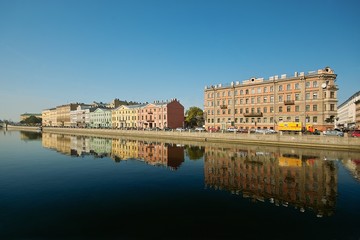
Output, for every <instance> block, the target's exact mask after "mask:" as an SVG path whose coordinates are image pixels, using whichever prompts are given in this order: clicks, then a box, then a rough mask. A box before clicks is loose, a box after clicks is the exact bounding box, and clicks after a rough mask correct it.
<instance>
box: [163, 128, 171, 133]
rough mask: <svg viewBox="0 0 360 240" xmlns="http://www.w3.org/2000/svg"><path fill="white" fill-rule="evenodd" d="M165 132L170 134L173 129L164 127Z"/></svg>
mask: <svg viewBox="0 0 360 240" xmlns="http://www.w3.org/2000/svg"><path fill="white" fill-rule="evenodd" d="M163 130H164V131H165V132H170V131H171V130H172V129H171V128H169V127H164V128H163Z"/></svg>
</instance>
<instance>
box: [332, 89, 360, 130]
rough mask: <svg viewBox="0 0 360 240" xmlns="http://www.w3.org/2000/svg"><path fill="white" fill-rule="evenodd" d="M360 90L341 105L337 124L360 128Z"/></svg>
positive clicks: (343, 126)
mask: <svg viewBox="0 0 360 240" xmlns="http://www.w3.org/2000/svg"><path fill="white" fill-rule="evenodd" d="M359 102H360V91H358V92H357V93H355V94H354V95H352V96H351V97H350V98H349V99H347V100H346V101H345V102H343V103H342V104H340V105H339V107H338V118H337V121H336V126H337V127H338V128H344V129H356V128H360V119H359V118H360V109H359V108H360V107H359Z"/></svg>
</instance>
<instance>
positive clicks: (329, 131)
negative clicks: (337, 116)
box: [324, 130, 344, 137]
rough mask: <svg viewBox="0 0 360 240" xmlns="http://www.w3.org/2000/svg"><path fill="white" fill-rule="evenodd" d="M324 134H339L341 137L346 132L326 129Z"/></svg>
mask: <svg viewBox="0 0 360 240" xmlns="http://www.w3.org/2000/svg"><path fill="white" fill-rule="evenodd" d="M324 135H325V136H339V137H343V136H344V133H343V132H341V131H337V130H326V131H324Z"/></svg>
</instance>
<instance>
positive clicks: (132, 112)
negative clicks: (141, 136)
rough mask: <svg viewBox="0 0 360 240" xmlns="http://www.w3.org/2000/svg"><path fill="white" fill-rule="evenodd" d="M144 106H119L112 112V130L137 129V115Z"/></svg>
mask: <svg viewBox="0 0 360 240" xmlns="http://www.w3.org/2000/svg"><path fill="white" fill-rule="evenodd" d="M143 106H145V105H121V106H119V107H118V108H116V109H114V110H112V112H111V120H112V127H113V128H137V127H138V126H137V124H136V123H137V120H138V113H139V111H140V109H141V108H142V107H143Z"/></svg>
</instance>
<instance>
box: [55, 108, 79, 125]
mask: <svg viewBox="0 0 360 240" xmlns="http://www.w3.org/2000/svg"><path fill="white" fill-rule="evenodd" d="M77 106H78V104H77V103H70V104H65V105H61V106H57V107H56V122H57V126H58V127H70V126H71V121H70V112H71V111H74V110H76V108H77Z"/></svg>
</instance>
